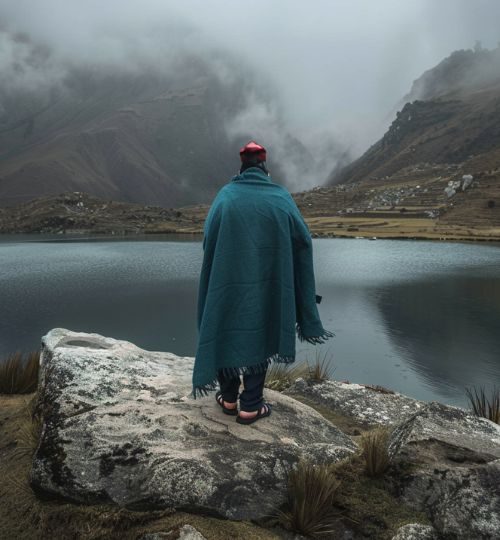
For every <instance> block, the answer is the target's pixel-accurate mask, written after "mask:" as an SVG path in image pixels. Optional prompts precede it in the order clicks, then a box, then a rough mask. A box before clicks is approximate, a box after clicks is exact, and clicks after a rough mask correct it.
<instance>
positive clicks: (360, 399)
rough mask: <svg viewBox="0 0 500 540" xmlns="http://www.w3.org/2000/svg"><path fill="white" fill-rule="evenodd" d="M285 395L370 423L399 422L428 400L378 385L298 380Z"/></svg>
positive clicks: (366, 423) (361, 422)
mask: <svg viewBox="0 0 500 540" xmlns="http://www.w3.org/2000/svg"><path fill="white" fill-rule="evenodd" d="M285 394H287V395H290V396H293V395H296V396H303V397H305V398H307V399H309V400H311V401H313V402H315V403H318V404H319V405H322V406H324V407H326V408H328V409H330V410H332V411H335V412H338V413H340V414H342V415H344V416H347V417H350V418H352V419H353V420H355V421H356V422H357V423H359V424H362V425H367V426H373V425H392V424H397V423H399V422H401V421H402V420H404V419H405V418H407V417H409V416H411V415H412V414H414V413H415V412H417V411H419V410H420V409H421V407H423V405H424V403H423V402H421V401H417V400H416V399H412V398H409V397H407V396H403V395H402V394H398V393H396V392H392V391H390V390H386V389H385V388H381V387H377V386H367V385H362V384H349V383H342V382H337V381H323V382H320V383H319V382H312V381H306V380H304V379H302V378H300V379H297V380H296V381H295V382H294V383H293V384H292V386H291V387H289V388H288V389H287V390H286V391H285Z"/></svg>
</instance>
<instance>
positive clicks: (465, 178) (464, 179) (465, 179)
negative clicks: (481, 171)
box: [462, 174, 474, 191]
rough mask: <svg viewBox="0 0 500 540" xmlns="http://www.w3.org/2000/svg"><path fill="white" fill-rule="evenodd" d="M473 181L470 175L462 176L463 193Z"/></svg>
mask: <svg viewBox="0 0 500 540" xmlns="http://www.w3.org/2000/svg"><path fill="white" fill-rule="evenodd" d="M473 180H474V177H473V176H472V175H471V174H464V175H463V176H462V191H465V190H466V189H467V188H468V187H469V186H470V185H471V184H472V181H473Z"/></svg>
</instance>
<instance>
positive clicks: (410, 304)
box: [0, 235, 500, 405]
mask: <svg viewBox="0 0 500 540" xmlns="http://www.w3.org/2000/svg"><path fill="white" fill-rule="evenodd" d="M313 245H314V262H315V274H316V289H317V293H318V294H320V295H322V296H323V301H322V303H321V304H320V305H319V306H318V308H319V311H320V315H321V318H322V321H323V325H324V326H325V328H327V329H328V330H332V331H334V332H335V334H336V337H335V338H333V339H331V340H329V341H328V342H327V343H325V344H323V345H320V346H316V347H315V346H314V345H310V344H305V345H304V344H302V343H300V342H297V357H298V359H299V360H303V359H305V358H309V359H311V360H314V359H315V357H316V355H318V354H319V355H320V356H321V357H323V356H325V355H326V356H327V357H331V358H332V366H333V372H332V376H333V378H335V379H338V380H349V381H351V382H360V383H368V384H379V385H382V386H385V387H388V388H391V389H393V390H396V391H398V392H402V393H404V394H407V395H409V396H412V397H415V398H419V399H423V400H434V399H435V400H439V401H443V402H446V403H449V404H455V405H465V404H466V399H465V397H464V388H465V387H466V386H469V385H484V386H486V387H491V386H492V385H493V384H495V383H496V384H498V383H499V381H500V247H499V246H497V245H485V244H465V243H463V244H459V243H446V242H441V243H439V242H416V241H410V240H408V241H391V240H377V241H369V240H363V239H357V240H354V239H314V241H313ZM202 257H203V251H202V245H201V241H200V239H199V238H197V239H193V238H189V239H186V238H183V237H181V236H169V237H166V236H162V237H160V236H158V237H154V238H151V237H148V238H147V239H146V238H134V239H130V240H129V239H126V240H117V239H92V240H85V239H67V238H65V239H64V240H62V239H61V238H60V237H58V238H44V237H42V236H40V235H37V236H31V235H25V236H4V237H2V238H1V240H0V306H1V312H0V358H4V357H5V356H6V355H7V354H9V353H11V352H14V351H15V350H23V351H28V350H32V349H37V348H38V347H39V345H40V338H41V336H42V335H44V334H45V333H47V332H48V331H49V330H50V329H52V328H54V327H63V328H69V329H71V330H78V331H85V332H97V333H100V334H104V335H107V336H112V337H114V338H118V339H126V340H129V341H132V342H134V343H135V344H137V345H138V346H140V347H143V348H145V349H150V350H162V351H171V352H174V353H176V354H179V355H185V356H194V354H195V351H196V340H197V328H196V303H197V293H198V277H199V272H200V268H201V262H202Z"/></svg>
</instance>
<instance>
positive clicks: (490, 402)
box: [465, 386, 500, 424]
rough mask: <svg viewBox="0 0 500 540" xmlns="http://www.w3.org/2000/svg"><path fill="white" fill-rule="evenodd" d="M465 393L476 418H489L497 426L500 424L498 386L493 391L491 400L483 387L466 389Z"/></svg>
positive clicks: (499, 394) (499, 392)
mask: <svg viewBox="0 0 500 540" xmlns="http://www.w3.org/2000/svg"><path fill="white" fill-rule="evenodd" d="M465 393H466V394H467V398H468V399H469V403H470V405H471V407H472V410H473V412H474V414H475V415H476V416H482V417H483V418H487V419H488V420H491V421H492V422H495V423H496V424H500V388H497V387H496V386H495V387H494V388H493V389H492V391H491V398H489V397H487V396H486V391H485V389H484V388H483V387H480V388H479V390H478V389H477V388H475V387H474V388H472V389H471V388H466V389H465Z"/></svg>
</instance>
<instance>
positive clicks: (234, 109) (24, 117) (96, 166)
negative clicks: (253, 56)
mask: <svg viewBox="0 0 500 540" xmlns="http://www.w3.org/2000/svg"><path fill="white" fill-rule="evenodd" d="M2 40H3V41H2ZM0 41H2V43H4V44H6V46H8V47H11V48H12V49H13V50H14V52H15V54H13V57H14V58H15V62H13V65H11V66H6V68H8V69H6V70H5V71H4V73H3V76H2V79H1V80H0V206H12V205H16V204H19V203H23V202H26V201H29V200H32V199H34V198H37V197H45V196H52V195H57V194H59V193H63V192H68V191H71V192H72V191H78V192H86V193H89V194H92V195H94V196H96V197H101V198H104V199H113V200H117V201H124V202H129V203H140V204H146V205H150V204H154V205H160V206H165V207H172V206H181V205H186V204H195V203H199V202H206V203H209V202H210V201H211V199H212V198H213V196H214V195H215V193H216V192H217V190H218V189H219V188H220V187H221V186H222V185H223V184H224V183H225V182H227V180H228V179H229V178H230V177H231V176H232V175H233V174H235V172H236V171H237V169H238V166H239V160H238V148H239V147H240V146H241V144H242V142H246V141H247V140H249V138H250V137H251V133H242V132H241V129H240V130H239V131H238V133H235V129H234V126H233V125H232V122H233V120H234V119H235V118H237V116H238V114H240V113H241V112H242V111H245V110H246V108H247V107H249V106H251V102H252V100H253V99H258V100H259V101H260V102H262V103H266V104H270V106H271V105H272V104H273V102H274V101H275V100H276V96H275V94H274V93H273V92H274V91H273V90H272V89H271V88H270V87H268V86H266V83H265V82H264V81H262V80H259V82H258V83H257V82H256V81H257V78H256V77H249V76H248V75H249V68H248V66H245V65H243V63H242V62H236V61H235V60H234V59H233V58H232V57H231V56H230V55H229V54H223V53H221V52H217V53H214V52H212V53H210V52H207V53H206V55H205V57H201V56H198V55H195V54H194V53H192V52H189V51H184V50H180V51H177V52H176V54H175V56H174V58H173V59H172V58H170V59H168V61H165V63H164V64H155V65H147V64H144V65H142V64H141V65H139V66H137V65H130V66H129V65H125V66H124V65H107V66H102V65H93V64H88V65H85V64H79V65H65V64H61V63H60V61H59V60H58V59H57V58H54V57H53V54H52V52H51V51H50V50H48V49H44V48H43V47H42V46H40V44H37V43H34V42H32V41H31V38H30V37H29V36H26V35H10V34H8V32H7V30H6V29H2V27H1V25H0ZM249 103H250V105H249ZM276 114H277V113H276ZM279 120H280V119H279V117H278V116H277V117H276V122H278V123H279ZM231 128H232V129H231ZM280 129H281V133H282V138H283V139H284V140H287V141H288V142H289V143H290V144H292V145H293V146H294V152H295V155H296V158H297V160H298V161H299V162H300V163H302V164H303V165H304V166H305V167H307V166H308V164H309V163H310V159H311V157H310V156H308V153H307V151H306V149H305V148H304V146H303V145H301V143H300V142H299V141H298V140H297V139H296V138H294V137H293V136H292V135H291V134H290V133H289V132H287V130H286V126H284V125H283V126H281V128H280ZM270 164H271V165H272V162H271V163H270ZM274 169H275V170H276V169H279V168H278V167H277V166H274Z"/></svg>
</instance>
